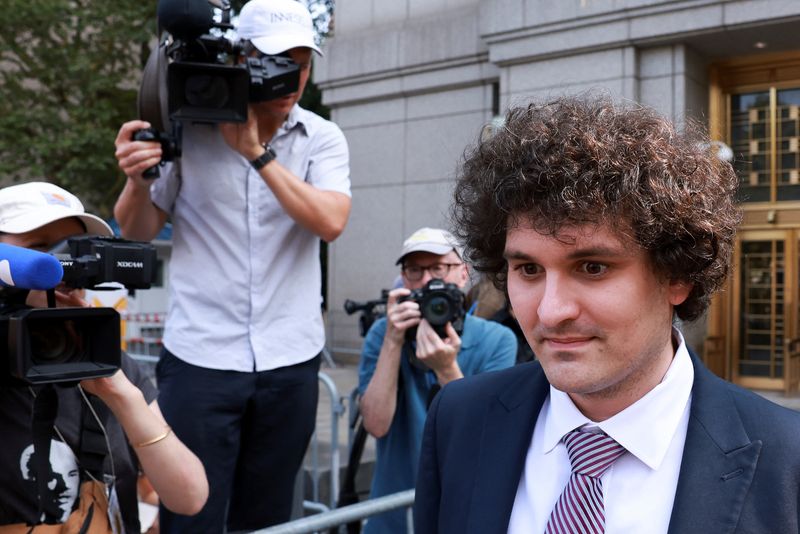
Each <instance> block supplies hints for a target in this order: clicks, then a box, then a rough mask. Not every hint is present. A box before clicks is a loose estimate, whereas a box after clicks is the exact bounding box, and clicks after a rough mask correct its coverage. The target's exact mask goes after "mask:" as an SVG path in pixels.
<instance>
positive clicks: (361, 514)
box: [252, 489, 414, 534]
mask: <svg viewBox="0 0 800 534" xmlns="http://www.w3.org/2000/svg"><path fill="white" fill-rule="evenodd" d="M413 506H414V490H413V489H410V490H406V491H401V492H399V493H393V494H392V495H386V496H385V497H378V498H376V499H370V500H368V501H364V502H360V503H358V504H352V505H350V506H343V507H342V508H338V509H336V510H330V511H327V512H323V513H321V514H318V515H314V516H311V517H304V518H302V519H297V520H295V521H291V522H289V523H284V524H282V525H277V526H274V527H270V528H267V529H263V530H256V531H254V532H253V533H252V534H305V533H310V532H317V531H322V530H326V529H330V528H333V527H338V526H341V525H346V524H347V523H351V522H353V521H360V520H362V519H366V518H368V517H371V516H373V515H376V514H380V513H383V512H388V511H390V510H397V509H398V508H406V509H407V512H406V513H407V516H406V518H407V521H406V523H407V524H408V532H409V534H413V532H414V521H413V509H412V507H413Z"/></svg>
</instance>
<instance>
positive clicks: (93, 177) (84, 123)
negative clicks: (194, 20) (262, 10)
mask: <svg viewBox="0 0 800 534" xmlns="http://www.w3.org/2000/svg"><path fill="white" fill-rule="evenodd" d="M302 1H304V2H305V3H306V4H307V5H308V6H309V10H310V11H311V12H312V17H313V19H314V25H315V29H316V30H317V32H318V35H319V37H318V42H321V41H322V39H323V37H324V35H325V34H326V33H328V32H329V31H330V22H331V13H332V9H333V0H302ZM244 3H245V1H244V0H234V1H233V2H232V5H233V8H234V11H235V12H238V11H239V9H240V8H241V6H242V5H243V4H244ZM157 4H158V2H157V1H156V0H113V1H106V0H3V16H2V17H0V184H8V183H9V182H11V181H23V180H45V181H49V182H53V183H56V184H59V185H61V186H62V187H64V188H66V189H68V190H70V191H72V192H74V193H75V194H77V195H78V196H79V197H80V198H81V199H82V200H83V201H84V203H86V204H87V205H88V206H90V207H91V209H92V210H95V211H97V212H98V213H99V214H100V215H102V216H104V217H109V216H110V215H111V210H112V208H113V205H114V201H115V200H116V198H117V195H118V193H119V191H120V190H121V188H122V185H123V184H124V180H125V178H124V176H123V175H122V173H121V172H120V171H119V168H118V167H117V162H116V159H115V158H114V139H115V138H116V135H117V131H118V129H119V127H120V125H121V124H122V123H123V122H125V121H127V120H131V119H133V118H135V117H136V115H137V110H136V94H137V91H138V86H139V80H140V78H141V70H142V67H143V66H144V63H145V61H146V60H147V56H148V55H149V51H150V46H151V45H152V44H153V43H154V42H155V34H156V6H157ZM301 105H303V106H304V107H306V108H307V109H311V110H312V111H315V112H317V113H319V114H320V115H323V116H326V117H327V116H328V110H327V108H325V107H324V106H322V103H321V98H320V94H319V90H318V89H317V88H316V86H314V85H313V83H312V82H310V83H309V84H308V87H307V89H306V94H305V95H304V98H303V101H302V102H301Z"/></svg>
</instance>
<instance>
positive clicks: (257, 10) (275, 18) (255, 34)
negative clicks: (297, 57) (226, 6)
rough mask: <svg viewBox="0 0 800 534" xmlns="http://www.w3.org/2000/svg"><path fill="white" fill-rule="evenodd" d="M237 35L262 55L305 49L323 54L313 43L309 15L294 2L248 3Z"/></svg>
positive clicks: (257, 0) (266, 0) (263, 0)
mask: <svg viewBox="0 0 800 534" xmlns="http://www.w3.org/2000/svg"><path fill="white" fill-rule="evenodd" d="M237 34H238V36H239V38H240V39H249V40H250V42H252V43H253V45H254V46H255V47H256V48H258V49H259V50H260V51H261V52H263V53H264V54H271V55H274V54H280V53H281V52H285V51H287V50H290V49H292V48H297V47H300V46H304V47H306V48H310V49H312V50H313V51H314V52H316V53H317V54H319V55H320V56H321V55H322V50H320V49H319V47H318V46H317V44H316V43H315V42H314V23H313V22H312V21H311V13H309V12H308V9H307V8H306V6H305V5H303V4H302V3H300V2H298V1H297V0H250V1H249V2H247V3H246V4H245V5H244V7H242V11H241V13H240V14H239V28H238V29H237Z"/></svg>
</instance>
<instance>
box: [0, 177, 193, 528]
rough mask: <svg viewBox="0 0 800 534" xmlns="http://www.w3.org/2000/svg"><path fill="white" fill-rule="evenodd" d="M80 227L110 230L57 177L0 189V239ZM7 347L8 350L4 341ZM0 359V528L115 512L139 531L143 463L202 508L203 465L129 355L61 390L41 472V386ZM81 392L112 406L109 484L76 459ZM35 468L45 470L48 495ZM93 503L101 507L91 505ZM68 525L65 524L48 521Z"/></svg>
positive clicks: (48, 242)
mask: <svg viewBox="0 0 800 534" xmlns="http://www.w3.org/2000/svg"><path fill="white" fill-rule="evenodd" d="M81 234H91V235H105V236H110V235H113V233H112V231H111V229H110V228H109V226H108V225H107V224H106V223H105V222H103V220H102V219H100V218H98V217H95V216H94V215H91V214H87V213H85V212H84V209H83V205H82V204H81V202H80V201H79V200H78V199H77V198H76V197H75V196H74V195H72V194H70V193H68V192H67V191H65V190H63V189H61V188H60V187H57V186H55V185H53V184H49V183H44V182H32V183H26V184H21V185H15V186H10V187H6V188H4V189H1V190H0V242H2V243H4V244H8V245H15V246H18V247H24V248H28V249H34V250H38V251H42V252H46V251H48V250H50V249H51V248H52V247H53V246H54V245H57V244H58V243H60V242H62V241H63V240H65V239H66V238H68V237H74V236H77V235H81ZM6 262H9V263H11V265H10V266H8V265H7V266H5V267H3V273H4V276H3V282H4V283H8V282H9V279H10V277H8V276H7V275H8V273H10V272H13V270H14V267H15V266H14V265H13V262H10V261H9V260H4V262H0V263H6ZM56 289H57V290H56V292H55V297H56V299H55V300H56V303H57V305H58V306H59V307H64V306H66V307H85V306H88V304H87V303H86V302H85V301H84V300H83V299H82V297H81V291H80V290H70V289H69V288H65V287H63V284H62V285H60V286H58V287H57V288H56ZM14 291H19V289H17V288H7V289H3V290H2V292H3V295H2V296H3V298H4V299H5V298H6V296H7V294H8V292H14ZM22 297H23V298H24V294H23V295H22ZM46 301H47V299H46V297H45V294H44V292H43V291H30V292H29V293H28V296H27V304H28V305H29V306H32V307H44V306H46ZM54 342H55V341H54ZM2 350H4V351H6V352H7V348H6V347H3V348H2ZM5 358H11V355H9V354H6V356H4V357H3V360H5ZM1 363H2V365H3V369H0V435H2V436H3V446H2V447H0V534H16V533H23V532H33V533H34V534H35V533H38V532H47V533H61V532H78V531H79V529H80V528H81V526H82V525H83V524H84V521H90V522H91V529H90V530H88V532H90V533H95V532H111V530H110V525H109V520H111V521H114V520H115V519H117V520H119V521H120V522H121V524H120V527H121V528H122V529H123V530H119V529H117V530H116V532H128V533H135V532H139V517H138V508H137V496H136V483H137V479H138V475H139V469H140V468H141V469H142V470H143V471H144V473H145V474H146V475H147V476H148V478H149V479H150V482H151V483H152V485H153V487H154V488H155V489H156V491H157V492H158V493H159V495H160V498H161V502H162V503H163V504H164V505H165V506H167V507H169V508H171V509H172V510H175V511H176V512H180V513H184V514H192V513H196V512H198V511H199V510H200V508H201V507H202V506H203V504H204V503H205V501H206V498H207V495H208V483H207V481H206V479H205V474H204V471H203V466H202V464H201V463H200V461H199V460H198V459H197V457H196V456H195V455H194V454H193V453H192V452H191V451H189V449H187V448H186V446H185V445H184V444H183V443H181V441H180V440H179V439H178V438H176V437H175V435H174V434H173V433H172V432H171V430H170V428H169V426H168V425H167V423H166V422H165V421H164V418H163V417H162V415H161V412H160V410H159V406H158V403H157V401H156V390H155V388H154V386H153V385H152V383H151V382H150V381H149V380H148V379H147V378H146V376H145V375H144V374H143V373H142V371H141V370H140V369H139V367H138V365H137V364H136V362H134V361H133V360H131V359H130V358H128V357H127V355H125V354H124V353H123V355H122V359H121V368H122V370H121V371H117V372H116V373H115V374H113V375H112V376H108V377H104V378H93V379H84V380H82V381H81V382H80V387H81V388H82V390H81V389H79V388H78V387H76V386H74V385H71V386H67V387H63V386H60V387H57V388H55V392H56V396H57V399H58V400H57V406H58V408H57V415H56V418H55V424H54V425H53V426H52V427H50V428H46V429H45V436H46V437H45V438H44V439H45V443H47V444H48V445H49V449H50V453H49V458H47V459H48V460H49V462H47V461H45V462H44V465H45V466H47V465H48V464H49V468H46V469H45V472H42V470H41V469H39V470H37V463H38V462H39V461H40V460H41V459H40V458H37V454H40V453H39V451H40V450H41V449H39V445H38V444H37V439H36V436H37V434H36V426H35V425H36V422H37V420H36V419H34V418H32V413H33V412H34V405H35V399H34V396H39V395H42V394H43V392H44V389H43V388H42V387H41V386H31V387H26V386H25V385H21V384H20V383H17V382H14V381H13V379H12V378H11V377H10V375H8V368H9V367H11V366H10V365H9V363H10V362H7V361H2V362H1ZM62 365H63V364H62ZM50 387H52V386H50ZM84 392H86V393H90V394H93V395H96V396H97V397H99V398H100V399H101V400H102V401H103V403H104V404H105V406H107V407H108V408H109V409H110V410H111V415H109V416H108V419H107V421H106V423H105V425H103V424H102V422H101V421H98V423H99V424H100V425H101V426H104V427H105V429H104V432H105V436H106V437H105V439H104V440H102V444H103V446H102V447H101V449H102V451H101V452H102V454H103V455H106V454H107V456H106V460H105V464H106V466H105V467H104V468H103V473H104V474H107V475H108V474H113V475H115V479H114V482H113V484H110V485H107V486H105V485H102V484H101V483H99V482H93V479H92V477H94V476H95V475H96V474H95V475H92V474H87V472H88V467H87V466H85V465H83V464H81V463H80V462H81V459H83V458H85V457H86V456H85V454H86V453H87V450H86V447H84V446H83V444H84V440H85V439H86V434H84V433H83V431H84V430H83V427H84V424H85V420H86V419H85V417H87V414H89V413H95V411H96V410H97V409H99V407H95V406H93V405H91V404H90V401H89V397H87V396H85V395H84ZM40 443H41V442H40ZM44 448H47V445H45V447H44ZM100 461H102V456H101V460H100ZM38 465H42V464H38ZM89 473H90V472H89ZM37 475H40V476H45V477H48V478H47V481H46V483H47V485H46V494H44V495H43V494H41V492H40V491H39V489H41V488H42V486H41V485H37V484H38V482H37V480H36V477H37ZM100 482H102V478H101V479H100ZM107 492H108V493H107ZM92 503H94V504H95V505H96V506H97V507H98V508H96V509H94V512H93V513H87V512H88V507H89V505H90V504H92ZM106 508H107V509H108V513H105V512H104V510H105V509H106ZM87 517H91V519H90V520H87ZM40 523H47V525H44V524H42V525H40ZM64 523H66V525H63V527H61V526H60V527H53V526H51V525H62V524H64ZM32 525H39V526H34V527H32ZM68 525H69V526H68ZM62 528H63V530H62ZM97 528H99V530H95V529H97Z"/></svg>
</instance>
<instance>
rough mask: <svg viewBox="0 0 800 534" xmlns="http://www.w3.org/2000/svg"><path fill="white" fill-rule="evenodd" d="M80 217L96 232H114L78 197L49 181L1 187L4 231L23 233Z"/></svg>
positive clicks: (0, 223) (1, 227)
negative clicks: (86, 207)
mask: <svg viewBox="0 0 800 534" xmlns="http://www.w3.org/2000/svg"><path fill="white" fill-rule="evenodd" d="M69 217H77V218H78V219H80V220H81V221H82V222H83V224H84V225H85V226H86V232H87V233H89V234H92V235H107V236H111V235H114V232H113V231H112V230H111V227H110V226H108V224H106V222H105V221H104V220H103V219H101V218H100V217H97V216H95V215H91V214H89V213H86V211H85V210H84V209H83V204H81V201H80V200H78V197H76V196H75V195H73V194H72V193H70V192H69V191H66V190H64V189H61V188H60V187H58V186H57V185H54V184H51V183H47V182H29V183H26V184H19V185H12V186H9V187H4V188H3V189H0V232H4V233H7V234H22V233H25V232H30V231H31V230H36V229H37V228H41V227H42V226H44V225H46V224H49V223H51V222H54V221H59V220H61V219H67V218H69Z"/></svg>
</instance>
